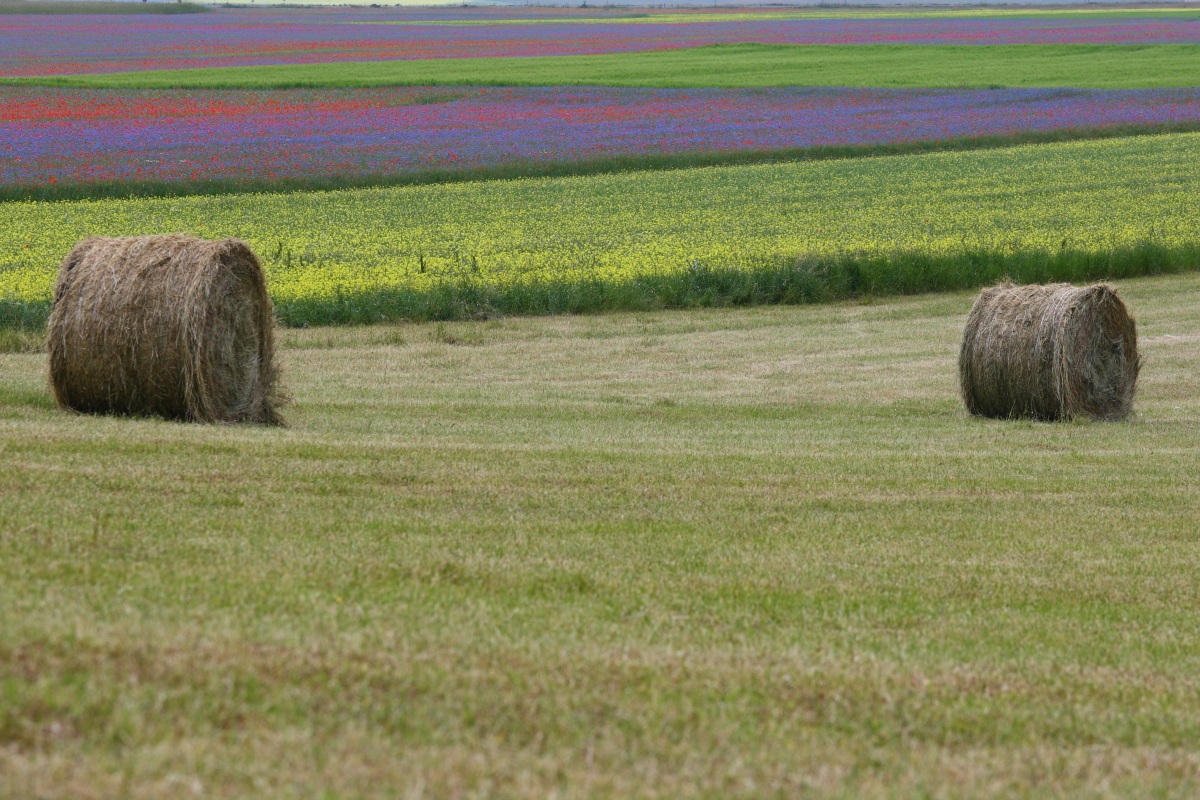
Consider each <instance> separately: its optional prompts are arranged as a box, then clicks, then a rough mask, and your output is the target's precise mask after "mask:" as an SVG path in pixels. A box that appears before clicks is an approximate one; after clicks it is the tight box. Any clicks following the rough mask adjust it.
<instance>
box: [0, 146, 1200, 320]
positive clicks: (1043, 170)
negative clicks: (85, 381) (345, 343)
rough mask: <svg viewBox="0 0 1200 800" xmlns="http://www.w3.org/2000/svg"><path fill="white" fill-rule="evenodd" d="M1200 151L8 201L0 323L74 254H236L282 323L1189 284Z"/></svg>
mask: <svg viewBox="0 0 1200 800" xmlns="http://www.w3.org/2000/svg"><path fill="white" fill-rule="evenodd" d="M1197 164H1200V134H1178V135H1166V136H1155V137H1139V138H1130V139H1114V140H1106V141H1089V142H1072V143H1066V144H1055V145H1030V146H1022V147H1014V148H1010V149H1005V150H988V151H975V152H955V153H939V154H932V155H922V156H896V157H890V158H864V159H853V160H844V161H826V162H803V163H783V164H770V165H757V166H744V167H717V168H702V169H691V170H678V171H664V172H638V173H624V174H609V175H594V176H586V177H573V178H547V179H520V180H513V181H491V182H476V183H460V184H444V185H435V186H410V187H396V188H381V189H364V190H354V191H340V192H313V193H293V194H247V195H227V196H216V197H183V198H139V199H126V200H101V201H81V202H75V203H33V202H30V203H21V202H14V203H6V204H4V206H3V208H4V211H5V213H4V215H3V217H2V219H3V222H0V298H2V302H3V310H2V311H0V317H2V318H3V319H2V320H0V322H3V324H7V325H8V326H10V327H12V326H17V327H28V326H36V325H38V324H40V321H41V320H43V319H44V316H45V311H46V308H47V304H48V300H49V296H50V290H51V287H52V285H53V281H54V275H55V271H56V269H57V266H58V263H59V261H60V260H61V259H62V257H63V255H64V254H65V253H66V252H67V250H69V249H70V247H71V246H72V245H73V244H74V243H75V241H77V240H78V239H79V238H81V237H83V236H85V235H89V234H106V235H128V234H147V233H164V232H169V231H186V232H189V233H193V234H196V235H200V236H205V237H224V236H236V237H240V238H243V239H246V240H247V241H248V242H250V244H251V246H252V247H254V249H255V250H256V251H257V252H258V253H259V254H260V255H261V256H262V257H263V260H264V262H265V264H266V266H267V269H268V273H269V275H270V279H271V290H272V294H273V296H274V297H275V299H276V302H277V303H278V305H279V310H280V314H281V317H282V318H283V319H284V321H286V322H288V323H292V324H325V323H342V322H355V321H358V322H365V321H372V320H381V319H396V318H403V317H409V318H453V317H464V316H471V315H475V314H479V313H492V312H502V313H548V312H550V313H553V312H579V311H594V310H602V309H621V308H624V309H635V308H655V307H664V306H676V307H677V306H692V305H725V304H732V303H770V302H811V301H819V300H828V299H836V298H840V297H848V296H857V295H863V294H868V295H886V294H896V293H911V292H923V291H934V290H944V289H956V288H965V287H970V286H976V285H979V284H982V283H987V282H990V281H994V280H997V279H998V278H1000V277H1003V276H1005V275H1010V276H1012V277H1014V278H1019V279H1021V280H1038V281H1041V280H1060V279H1061V280H1086V279H1091V278H1102V277H1121V276H1130V275H1140V274H1150V273H1155V272H1167V271H1177V270H1183V269H1193V268H1195V267H1196V266H1197V265H1198V264H1200V222H1197V220H1200V207H1198V206H1197V202H1196V197H1197V196H1200V169H1198V168H1197V166H1196V165H1197Z"/></svg>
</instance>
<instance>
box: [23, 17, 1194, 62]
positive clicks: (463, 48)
mask: <svg viewBox="0 0 1200 800" xmlns="http://www.w3.org/2000/svg"><path fill="white" fill-rule="evenodd" d="M689 13H690V14H691V15H692V16H691V17H689V21H687V22H674V23H671V22H662V23H659V22H645V21H639V22H625V23H621V22H596V21H591V22H574V21H568V22H553V23H546V22H542V23H528V24H524V23H523V24H499V25H438V24H421V25H396V24H383V23H387V22H389V21H409V22H413V21H435V22H436V21H437V20H439V19H441V18H443V17H450V16H453V13H452V12H439V13H433V12H429V11H415V10H414V11H410V10H399V9H382V10H375V9H362V10H345V9H292V10H265V9H263V10H260V9H254V10H248V9H241V10H239V9H217V10H216V11H214V12H212V13H207V14H180V15H171V16H163V15H146V16H141V15H129V16H121V17H111V16H100V15H92V16H86V15H81V16H53V15H47V16H38V15H18V16H0V76H21V75H57V74H67V73H95V72H125V71H136V70H148V69H185V68H194V67H223V66H244V65H258V64H307V63H317V62H328V61H383V60H393V59H429V58H470V57H496V56H547V55H577V54H589V53H612V52H633V51H645V50H664V49H674V48H685V47H699V46H704V45H711V44H736V43H743V42H758V43H763V44H919V45H925V44H1172V43H1173V44H1197V43H1200V20H1198V19H1189V18H1178V19H1172V18H1163V17H1152V16H1147V17H1144V18H1137V17H1128V18H1097V17H1087V16H1080V17H1077V18H1064V17H1049V16H1030V17H1001V18H909V19H895V18H864V17H859V18H842V19H820V18H811V19H787V18H784V19H778V20H764V19H761V18H757V19H755V18H748V19H745V20H732V21H731V20H727V19H726V20H718V21H705V20H703V19H702V17H703V15H702V14H698V13H697V12H695V11H694V10H693V11H691V12H689ZM726 13H728V10H726ZM468 16H469V17H470V18H471V19H475V20H477V21H478V20H487V19H496V18H499V19H504V18H507V19H509V21H511V20H512V19H520V17H521V15H519V14H508V15H507V17H504V16H503V15H500V14H491V15H481V14H478V13H472V14H470V15H466V14H465V13H464V12H457V16H456V17H455V18H457V19H460V20H461V19H463V18H466V17H468ZM693 20H698V21H693ZM368 22H377V23H381V24H363V23H368Z"/></svg>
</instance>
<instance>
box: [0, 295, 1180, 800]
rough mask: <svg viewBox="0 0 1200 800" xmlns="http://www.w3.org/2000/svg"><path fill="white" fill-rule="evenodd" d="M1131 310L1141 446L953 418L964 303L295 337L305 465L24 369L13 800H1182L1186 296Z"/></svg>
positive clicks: (19, 391) (265, 435)
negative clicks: (471, 798)
mask: <svg viewBox="0 0 1200 800" xmlns="http://www.w3.org/2000/svg"><path fill="white" fill-rule="evenodd" d="M1120 288H1121V291H1122V294H1123V296H1124V297H1125V299H1126V300H1127V302H1128V303H1129V304H1130V306H1131V308H1132V310H1133V311H1134V312H1135V313H1136V314H1137V315H1138V317H1139V323H1140V331H1141V334H1142V348H1143V351H1144V355H1145V359H1146V368H1145V370H1144V373H1143V381H1142V384H1141V393H1140V395H1139V399H1138V403H1137V408H1138V417H1137V419H1135V420H1134V421H1132V422H1130V423H1127V424H1075V425H1060V426H1047V425H1037V424H1027V423H1002V422H982V421H976V420H972V419H969V418H967V417H966V416H965V415H964V414H963V412H962V411H961V408H960V405H959V403H958V400H957V397H956V387H955V358H956V353H957V347H958V336H959V333H960V331H961V327H962V324H963V320H964V317H965V314H966V312H967V309H968V308H969V306H970V304H971V301H972V297H971V296H969V295H962V294H960V295H949V296H935V297H922V298H911V299H904V300H896V301H888V302H884V303H879V304H875V305H868V306H859V305H837V306H821V307H808V308H800V309H782V308H773V309H760V310H753V311H701V312H692V313H688V314H678V313H658V314H653V315H619V316H611V317H586V318H578V317H577V318H552V319H545V320H520V319H513V320H501V321H493V322H488V323H464V324H447V325H444V326H433V325H427V326H419V325H406V326H400V327H387V328H383V327H376V328H371V329H337V330H310V331H294V332H288V333H287V334H286V336H285V342H286V347H285V348H284V358H285V361H286V370H287V382H288V384H289V386H290V388H291V390H292V392H293V394H294V396H295V405H294V407H293V409H292V410H291V418H292V422H293V427H291V428H290V429H288V430H256V429H244V428H217V427H212V428H201V427H194V426H185V425H178V424H170V423H162V422H153V421H140V422H139V421H127V420H120V419H94V418H82V417H75V416H69V415H64V414H60V413H57V412H55V411H54V410H52V409H51V408H50V406H49V401H48V399H47V396H46V390H45V388H44V375H45V361H44V357H43V356H41V355H37V354H9V355H0V374H3V375H4V376H5V378H4V383H3V386H2V387H0V504H2V506H3V510H4V513H3V514H2V515H0V698H3V702H0V776H3V780H2V781H0V786H2V787H3V788H0V795H5V796H13V797H32V796H44V797H55V796H69V797H73V798H90V797H111V796H117V795H122V794H123V795H125V796H131V797H178V796H179V795H180V794H181V793H184V792H186V793H191V794H199V793H203V794H204V795H205V796H210V797H262V796H302V797H311V796H323V797H351V796H353V797H397V796H408V795H420V794H424V795H426V796H441V797H444V796H454V795H456V794H459V793H462V794H468V793H470V792H472V791H476V792H478V793H479V794H481V795H485V794H489V795H500V794H508V795H514V796H548V795H550V794H551V793H552V792H557V793H558V796H560V797H582V796H621V797H629V796H636V795H642V796H650V795H652V794H656V796H672V797H688V796H709V797H731V796H797V795H804V796H810V795H822V796H824V795H839V796H864V795H865V796H878V797H886V796H907V797H911V796H925V795H927V796H942V797H948V796H970V797H983V796H998V795H1003V796H1039V795H1041V796H1094V797H1104V796H1130V797H1146V796H1164V797H1165V796H1180V797H1182V796H1190V795H1193V794H1195V793H1196V792H1197V791H1200V759H1198V758H1197V756H1196V753H1195V743H1196V741H1197V740H1198V738H1200V685H1198V683H1197V675H1200V655H1198V654H1200V622H1198V617H1197V615H1196V614H1195V608H1196V607H1197V603H1200V588H1198V584H1197V581H1196V575H1197V573H1198V570H1200V536H1198V535H1197V530H1198V529H1200V519H1198V516H1200V512H1198V509H1200V497H1198V496H1197V488H1196V487H1197V484H1196V481H1195V480H1194V476H1195V475H1196V473H1197V470H1198V469H1200V425H1197V420H1200V396H1198V395H1197V393H1196V392H1195V383H1196V381H1195V376H1196V374H1197V373H1198V372H1200V355H1198V354H1197V352H1198V351H1197V348H1196V342H1197V341H1200V278H1198V277H1194V276H1189V277H1186V278H1175V279H1154V280H1147V281H1130V282H1127V283H1124V284H1122V285H1121V287H1120ZM323 790H324V793H322V792H323Z"/></svg>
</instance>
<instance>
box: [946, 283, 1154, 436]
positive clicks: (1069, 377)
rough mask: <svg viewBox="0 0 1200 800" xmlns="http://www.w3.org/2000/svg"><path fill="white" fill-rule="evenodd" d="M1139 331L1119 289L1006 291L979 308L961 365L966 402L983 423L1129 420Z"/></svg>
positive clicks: (985, 296) (988, 294)
mask: <svg viewBox="0 0 1200 800" xmlns="http://www.w3.org/2000/svg"><path fill="white" fill-rule="evenodd" d="M1138 367H1139V362H1138V353H1137V325H1136V323H1135V322H1134V321H1133V318H1132V317H1131V316H1129V312H1128V311H1126V309H1125V304H1124V303H1122V302H1121V298H1119V297H1117V294H1116V292H1114V291H1113V289H1112V287H1110V286H1105V285H1099V286H1087V287H1082V288H1079V287H1074V286H1070V285H1069V284H1065V283H1060V284H1052V285H1049V286H1012V285H1008V284H1005V285H1001V286H994V287H992V288H990V289H985V290H984V291H983V293H982V294H980V295H979V299H978V300H976V301H975V306H974V307H973V308H972V309H971V314H970V316H969V317H967V327H966V330H965V331H964V332H963V342H962V350H961V352H960V354H959V359H958V371H959V380H960V381H961V386H962V396H963V401H964V402H965V403H966V404H967V410H968V411H970V412H971V413H972V414H976V415H979V416H984V417H1032V418H1034V419H1040V420H1060V419H1072V418H1074V417H1078V416H1084V417H1091V418H1092V419H1104V420H1115V419H1123V418H1124V417H1125V416H1126V415H1128V414H1129V411H1130V409H1131V408H1132V406H1133V394H1134V390H1135V388H1136V386H1137V376H1138Z"/></svg>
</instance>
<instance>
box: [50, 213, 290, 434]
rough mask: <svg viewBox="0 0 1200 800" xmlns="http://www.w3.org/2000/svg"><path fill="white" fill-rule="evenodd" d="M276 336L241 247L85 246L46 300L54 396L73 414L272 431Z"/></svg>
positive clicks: (186, 240)
mask: <svg viewBox="0 0 1200 800" xmlns="http://www.w3.org/2000/svg"><path fill="white" fill-rule="evenodd" d="M274 330H275V314H274V309H273V307H272V305H271V298H270V297H269V296H268V295H267V287H266V279H265V276H264V275H263V270H262V266H261V265H260V264H259V262H258V258H256V257H255V255H254V253H253V252H251V250H250V248H249V247H247V246H246V244H245V243H244V242H241V241H238V240H237V239H225V240H223V241H206V240H204V239H196V238H194V237H191V236H183V235H178V234H175V235H169V236H134V237H128V238H120V239H109V238H103V237H94V238H89V239H85V240H83V241H82V242H80V243H79V244H77V245H76V246H75V249H73V250H72V251H71V252H70V253H68V254H67V257H66V258H65V259H64V260H63V263H62V266H61V267H60V268H59V273H58V283H57V285H56V286H55V289H54V307H53V309H52V310H51V313H50V322H49V332H48V336H47V350H48V352H49V356H50V386H51V390H52V391H53V393H54V397H55V399H56V400H57V401H58V404H59V405H60V406H62V407H63V408H69V409H74V410H75V411H83V412H91V413H105V414H133V415H152V416H161V417H166V418H169V419H180V420H188V421H194V422H252V423H262V424H268V425H279V424H282V422H283V421H282V419H281V418H280V417H279V415H278V413H277V412H276V408H275V406H276V404H277V403H278V398H277V396H276V386H275V384H276V377H277V374H278V368H277V365H276V362H275V335H274Z"/></svg>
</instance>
